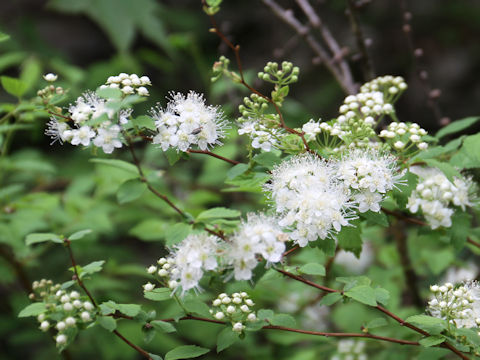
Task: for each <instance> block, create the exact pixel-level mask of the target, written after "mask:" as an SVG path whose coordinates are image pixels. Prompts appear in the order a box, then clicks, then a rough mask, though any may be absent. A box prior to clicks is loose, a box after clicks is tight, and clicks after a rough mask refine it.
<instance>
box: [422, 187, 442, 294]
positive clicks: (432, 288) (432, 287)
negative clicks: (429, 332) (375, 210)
mask: <svg viewBox="0 0 480 360" xmlns="http://www.w3.org/2000/svg"><path fill="white" fill-rule="evenodd" d="M417 190H421V189H418V186H417ZM438 289H439V288H438V285H432V286H430V291H432V292H437V291H438Z"/></svg>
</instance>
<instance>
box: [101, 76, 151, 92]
mask: <svg viewBox="0 0 480 360" xmlns="http://www.w3.org/2000/svg"><path fill="white" fill-rule="evenodd" d="M148 85H152V83H151V82H150V78H149V77H148V76H138V75H137V74H126V73H120V74H118V75H117V76H110V77H109V78H108V79H107V82H106V84H105V85H102V86H100V89H106V88H111V89H120V90H121V91H122V93H123V94H125V95H131V94H135V92H136V93H137V94H138V95H140V96H148V95H149V92H148V89H147V88H146V87H145V86H148Z"/></svg>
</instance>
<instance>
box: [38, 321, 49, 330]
mask: <svg viewBox="0 0 480 360" xmlns="http://www.w3.org/2000/svg"><path fill="white" fill-rule="evenodd" d="M49 328H50V323H49V322H48V321H42V323H41V324H40V330H42V331H47V330H48V329H49Z"/></svg>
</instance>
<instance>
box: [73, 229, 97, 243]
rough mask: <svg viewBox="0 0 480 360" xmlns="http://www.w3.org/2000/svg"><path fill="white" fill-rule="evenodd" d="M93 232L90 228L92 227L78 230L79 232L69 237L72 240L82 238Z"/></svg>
mask: <svg viewBox="0 0 480 360" xmlns="http://www.w3.org/2000/svg"><path fill="white" fill-rule="evenodd" d="M91 232H92V230H90V229H86V230H80V231H77V232H75V233H73V234H72V235H70V236H69V237H68V240H71V241H74V240H80V239H82V238H83V237H85V235H88V234H90V233H91Z"/></svg>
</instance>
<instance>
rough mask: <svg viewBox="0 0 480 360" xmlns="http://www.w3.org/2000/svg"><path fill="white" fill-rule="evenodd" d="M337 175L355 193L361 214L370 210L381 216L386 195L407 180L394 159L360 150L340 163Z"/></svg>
mask: <svg viewBox="0 0 480 360" xmlns="http://www.w3.org/2000/svg"><path fill="white" fill-rule="evenodd" d="M336 174H337V176H338V178H339V179H340V180H342V181H343V183H344V184H345V186H346V187H348V188H349V190H350V191H351V195H352V198H353V199H354V201H355V202H357V203H358V211H360V212H361V213H363V212H366V211H369V210H371V211H374V212H379V211H380V203H381V201H382V200H383V198H384V197H385V194H386V193H387V192H388V191H390V190H392V189H393V188H394V186H395V184H396V183H399V180H400V178H401V177H402V176H403V173H400V174H399V173H398V167H397V165H396V162H395V158H394V157H393V156H391V155H383V156H382V155H380V154H379V153H378V152H377V151H374V150H370V151H365V150H363V151H362V150H359V149H356V150H353V151H352V152H350V153H349V154H348V155H347V156H345V157H344V158H342V160H341V161H339V162H338V164H337V171H336Z"/></svg>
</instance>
